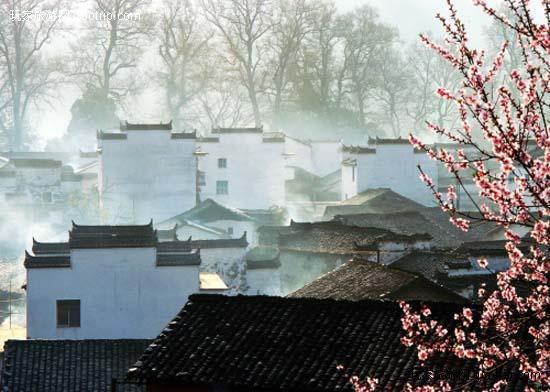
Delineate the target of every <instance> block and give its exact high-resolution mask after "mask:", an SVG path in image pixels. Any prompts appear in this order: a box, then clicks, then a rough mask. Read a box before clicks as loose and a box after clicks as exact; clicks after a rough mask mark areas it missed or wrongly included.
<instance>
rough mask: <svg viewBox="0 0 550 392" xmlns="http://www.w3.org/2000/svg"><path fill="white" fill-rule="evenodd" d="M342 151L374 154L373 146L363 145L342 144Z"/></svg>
mask: <svg viewBox="0 0 550 392" xmlns="http://www.w3.org/2000/svg"><path fill="white" fill-rule="evenodd" d="M342 151H343V152H349V153H352V154H376V149H375V148H370V147H364V146H342Z"/></svg>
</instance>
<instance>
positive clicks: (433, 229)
mask: <svg viewBox="0 0 550 392" xmlns="http://www.w3.org/2000/svg"><path fill="white" fill-rule="evenodd" d="M334 219H335V220H337V221H339V222H342V223H344V224H346V225H350V226H360V227H378V228H381V229H387V230H391V231H394V232H396V233H400V234H407V235H411V234H415V233H429V234H430V235H431V236H432V238H433V241H432V246H433V247H437V248H454V247H457V246H459V245H460V244H462V243H463V242H465V241H469V240H472V239H474V238H483V237H484V235H486V234H487V232H488V231H489V230H491V229H493V228H494V227H495V226H494V225H487V224H478V223H474V224H472V228H471V231H468V232H463V231H462V230H460V229H458V228H457V227H456V226H454V225H453V224H452V223H451V222H450V221H449V215H448V214H447V213H445V212H444V211H442V210H441V209H440V208H420V209H417V210H414V211H401V212H395V213H391V212H388V213H358V214H352V213H350V214H343V215H336V216H335V217H334Z"/></svg>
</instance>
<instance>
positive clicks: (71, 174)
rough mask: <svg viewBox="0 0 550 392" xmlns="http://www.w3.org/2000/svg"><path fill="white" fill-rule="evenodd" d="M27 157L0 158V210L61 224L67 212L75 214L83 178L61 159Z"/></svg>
mask: <svg viewBox="0 0 550 392" xmlns="http://www.w3.org/2000/svg"><path fill="white" fill-rule="evenodd" d="M40 155H41V154H40ZM26 156H27V157H26V158H9V159H7V158H0V210H1V211H3V212H4V213H6V212H8V213H9V212H11V211H15V210H17V211H21V212H24V213H25V215H26V216H28V217H29V219H32V220H34V221H43V222H46V221H47V222H48V223H49V224H62V223H63V222H64V221H65V220H66V219H68V215H69V213H70V212H72V213H75V212H76V213H77V211H76V208H75V207H76V204H77V203H78V202H79V200H80V199H81V198H82V194H83V187H82V181H83V177H82V176H81V175H79V174H77V173H75V171H74V170H73V168H72V166H68V165H64V164H63V162H62V161H60V160H55V159H44V158H36V157H35V156H33V155H30V154H26ZM71 208H72V209H71Z"/></svg>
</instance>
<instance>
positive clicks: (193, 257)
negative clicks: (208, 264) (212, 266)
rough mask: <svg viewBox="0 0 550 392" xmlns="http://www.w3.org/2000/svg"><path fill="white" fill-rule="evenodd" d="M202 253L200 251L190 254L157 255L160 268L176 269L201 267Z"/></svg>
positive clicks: (196, 250) (195, 250)
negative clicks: (180, 267)
mask: <svg viewBox="0 0 550 392" xmlns="http://www.w3.org/2000/svg"><path fill="white" fill-rule="evenodd" d="M200 264H201V253H200V250H199V249H194V250H192V251H190V252H186V253H183V252H178V253H160V252H159V253H157V266H158V267H176V266H186V265H200Z"/></svg>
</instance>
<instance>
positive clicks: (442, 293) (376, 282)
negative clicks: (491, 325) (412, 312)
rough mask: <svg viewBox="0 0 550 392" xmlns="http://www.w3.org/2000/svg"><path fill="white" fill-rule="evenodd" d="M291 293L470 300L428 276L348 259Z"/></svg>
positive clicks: (351, 298)
mask: <svg viewBox="0 0 550 392" xmlns="http://www.w3.org/2000/svg"><path fill="white" fill-rule="evenodd" d="M288 296H289V297H294V298H318V299H324V298H332V299H336V300H348V301H362V300H365V299H391V300H403V301H416V300H418V301H441V302H451V303H466V302H468V301H467V300H466V299H465V298H463V297H461V296H459V295H458V294H455V293H454V292H452V291H450V290H448V289H446V288H444V287H442V286H439V285H437V284H435V283H433V282H431V281H429V280H428V279H426V278H424V277H421V276H418V275H415V274H412V273H409V272H405V271H401V270H398V269H393V268H388V267H385V266H383V265H381V264H376V263H373V262H370V261H366V260H359V259H356V260H352V261H349V262H347V263H346V264H344V265H343V266H341V267H339V268H337V269H335V270H333V271H331V272H329V273H327V274H325V275H323V276H321V277H320V278H318V279H316V280H314V281H313V282H311V283H309V284H307V285H305V286H304V287H302V288H301V289H299V290H296V291H294V292H293V293H290V294H289V295H288Z"/></svg>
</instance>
